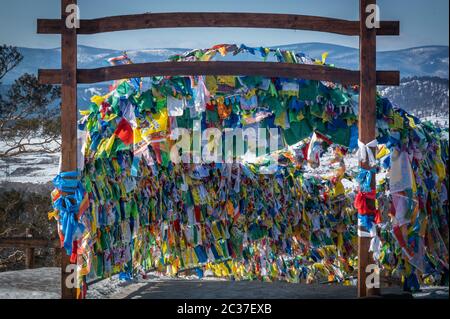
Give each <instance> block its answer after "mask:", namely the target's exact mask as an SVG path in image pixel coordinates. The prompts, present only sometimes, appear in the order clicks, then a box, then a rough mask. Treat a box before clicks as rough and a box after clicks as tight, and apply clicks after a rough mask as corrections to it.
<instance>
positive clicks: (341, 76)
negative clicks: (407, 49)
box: [39, 61, 400, 86]
mask: <svg viewBox="0 0 450 319" xmlns="http://www.w3.org/2000/svg"><path fill="white" fill-rule="evenodd" d="M177 75H180V76H181V75H185V76H188V75H189V76H191V75H192V76H194V75H246V76H265V77H285V78H298V79H305V80H317V81H319V80H321V81H330V82H336V83H341V84H346V85H358V84H359V81H360V72H359V71H353V70H346V69H339V68H333V67H329V66H322V65H309V64H293V63H278V62H228V61H214V62H151V63H137V64H126V65H119V66H111V67H102V68H97V69H78V71H77V82H78V83H97V82H105V81H112V80H120V79H126V78H135V77H149V76H177ZM376 77H377V79H376V80H377V84H378V85H394V86H395V85H399V83H400V73H399V72H398V71H378V72H377V74H376ZM39 80H40V82H41V83H43V84H60V83H62V73H61V70H39Z"/></svg>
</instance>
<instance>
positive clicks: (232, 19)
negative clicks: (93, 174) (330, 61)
mask: <svg viewBox="0 0 450 319" xmlns="http://www.w3.org/2000/svg"><path fill="white" fill-rule="evenodd" d="M359 2H360V3H359V8H360V14H359V16H360V17H359V20H357V21H349V20H342V19H334V18H325V17H316V16H304V15H292V14H262V13H216V12H214V13H195V12H186V13H145V14H139V15H126V16H115V17H105V18H100V19H91V20H83V19H81V20H80V21H79V22H80V24H79V28H69V27H67V26H66V19H67V18H71V17H70V16H69V13H68V11H69V12H70V10H66V9H68V8H70V7H68V6H71V5H76V4H77V0H61V19H39V20H38V24H37V25H38V27H37V32H38V33H40V34H60V35H61V50H62V52H61V56H62V64H61V66H62V69H61V70H39V81H40V82H41V83H43V84H61V85H62V97H61V98H62V109H61V122H62V123H61V136H62V166H61V171H62V172H68V171H76V170H77V84H78V83H96V82H103V81H110V80H119V79H124V78H134V77H149V76H174V75H243V76H244V75H247V76H252V75H253V76H266V77H289V78H301V79H307V80H323V81H331V82H338V83H342V84H349V85H359V86H360V103H359V107H360V110H359V139H360V141H361V142H362V143H364V144H367V143H370V142H371V141H372V140H374V139H375V138H376V87H377V85H392V86H394V85H399V83H400V73H399V72H398V71H378V72H377V70H376V38H377V36H397V35H399V34H400V23H399V22H398V21H380V23H379V28H376V27H373V26H371V25H369V24H367V23H366V21H367V20H371V19H373V15H374V10H373V8H374V7H373V5H376V0H359ZM372 22H373V21H372ZM184 27H224V28H225V27H238V28H275V29H292V30H309V31H319V32H329V33H335V34H341V35H346V36H357V37H359V39H360V41H359V43H360V45H359V47H360V51H359V54H360V59H359V60H360V70H359V71H353V70H345V69H339V68H332V67H327V66H318V65H305V64H288V63H276V62H218V61H217V62H161V63H140V64H129V65H120V66H112V67H105V68H98V69H78V68H77V36H78V34H84V35H89V34H97V33H103V32H114V31H124V30H137V29H151V28H184ZM360 166H361V167H363V168H366V169H367V168H368V167H367V164H366V163H360ZM372 183H373V185H372V187H375V176H373V178H372ZM368 202H369V203H368V204H369V205H371V206H372V207H373V205H374V201H373V200H368ZM369 244H370V238H366V237H358V246H359V247H358V260H359V265H358V297H365V296H370V295H376V294H379V289H367V287H366V277H367V274H366V271H365V270H366V267H367V265H368V264H369V263H370V261H371V258H372V257H371V256H370V254H369ZM62 256H63V257H62V262H61V267H62V273H61V292H62V295H61V296H62V298H64V299H68V298H74V297H75V292H74V289H70V288H67V287H66V285H65V281H66V278H67V276H68V275H69V273H68V272H67V271H66V269H67V266H68V265H69V263H70V261H69V257H68V256H67V255H66V253H65V251H64V250H63V252H62Z"/></svg>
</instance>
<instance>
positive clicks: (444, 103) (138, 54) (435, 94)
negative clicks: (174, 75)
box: [0, 43, 449, 115]
mask: <svg viewBox="0 0 450 319" xmlns="http://www.w3.org/2000/svg"><path fill="white" fill-rule="evenodd" d="M279 48H280V49H285V50H292V51H296V52H303V53H305V54H307V55H308V56H311V57H313V58H320V57H321V55H322V53H323V52H328V53H329V57H328V59H327V63H331V64H334V65H335V66H336V67H342V68H347V69H358V68H359V62H358V61H359V52H358V50H357V49H354V48H350V47H345V46H339V45H332V44H326V43H302V44H292V45H285V46H279ZM19 50H20V52H21V53H22V55H23V56H24V59H23V61H22V62H21V63H20V65H19V66H18V67H16V68H15V69H14V70H12V71H11V72H10V73H9V74H8V75H7V76H6V77H5V78H4V79H3V85H2V86H3V87H0V92H1V91H5V90H6V89H7V87H8V86H9V84H11V83H12V82H13V81H14V79H16V78H18V77H19V76H20V75H22V74H24V73H32V74H36V73H37V70H38V69H57V68H60V55H61V50H60V49H30V48H19ZM189 50H190V49H180V48H177V49H170V48H169V49H147V50H131V51H127V53H128V56H129V57H130V58H131V59H132V60H133V61H134V62H136V63H142V62H158V61H165V60H167V58H168V57H170V56H172V55H175V54H181V53H184V52H186V51H189ZM122 53H123V52H122V51H119V50H109V49H100V48H93V47H88V46H79V48H78V67H79V68H97V67H101V66H107V65H108V63H107V59H108V58H111V57H115V56H118V55H120V54H122ZM217 59H218V60H242V61H252V60H253V61H254V60H260V57H259V56H257V57H255V56H253V55H251V54H244V53H243V54H240V55H239V56H238V57H225V58H223V57H220V56H219V57H218V58H217ZM377 64H378V69H379V70H400V72H401V77H402V78H403V80H402V84H401V86H399V87H388V88H382V87H380V92H381V93H382V94H383V95H385V96H387V97H389V98H390V99H391V100H392V101H393V102H394V103H396V104H398V105H399V106H400V107H402V108H404V109H405V110H407V111H409V112H412V113H413V114H415V115H419V112H422V113H421V114H422V115H432V114H435V113H436V114H448V113H449V105H448V97H449V91H448V78H449V47H448V46H426V47H418V48H410V49H405V50H398V51H383V52H378V54H377ZM108 86H109V83H96V84H92V85H79V88H78V104H79V107H80V108H86V107H87V106H88V105H89V100H90V98H91V96H92V95H96V94H104V93H106V92H107V91H108Z"/></svg>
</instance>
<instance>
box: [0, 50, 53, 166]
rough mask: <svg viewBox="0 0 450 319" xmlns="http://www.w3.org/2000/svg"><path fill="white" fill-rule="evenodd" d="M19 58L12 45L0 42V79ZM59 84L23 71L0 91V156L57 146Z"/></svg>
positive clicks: (20, 58)
mask: <svg viewBox="0 0 450 319" xmlns="http://www.w3.org/2000/svg"><path fill="white" fill-rule="evenodd" d="M20 61H22V55H21V54H20V53H19V52H18V51H17V49H16V48H14V47H8V46H0V79H1V78H3V77H4V76H5V75H6V74H7V73H8V72H9V71H11V70H12V69H13V68H14V67H16V66H17V65H18V64H19V63H20ZM60 95H61V94H60V88H59V87H55V86H52V85H41V84H39V82H38V79H37V78H36V77H35V76H34V75H31V74H24V75H22V76H21V77H20V78H18V79H17V80H15V82H14V83H13V84H12V85H11V87H10V88H9V89H8V90H7V92H6V94H5V96H2V95H0V143H1V144H2V148H1V150H0V158H5V157H12V156H16V155H19V154H24V153H54V152H57V151H58V150H59V148H60V141H59V136H60V120H59V117H60V115H59V114H60V112H59V99H60Z"/></svg>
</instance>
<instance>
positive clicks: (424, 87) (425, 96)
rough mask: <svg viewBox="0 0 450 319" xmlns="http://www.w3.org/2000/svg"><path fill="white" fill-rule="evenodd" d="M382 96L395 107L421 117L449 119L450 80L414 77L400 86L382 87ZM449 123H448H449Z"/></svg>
mask: <svg viewBox="0 0 450 319" xmlns="http://www.w3.org/2000/svg"><path fill="white" fill-rule="evenodd" d="M379 91H380V94H381V95H383V96H385V97H387V98H389V99H390V100H391V101H392V102H393V103H394V105H397V106H398V107H401V108H402V109H404V110H406V111H408V112H410V113H411V114H414V115H416V116H419V117H421V118H423V117H429V116H439V117H445V116H447V117H448V114H449V105H448V99H449V91H448V79H442V78H437V77H412V78H406V79H403V80H402V83H401V84H400V86H391V87H380V88H379ZM447 123H448V122H447Z"/></svg>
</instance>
